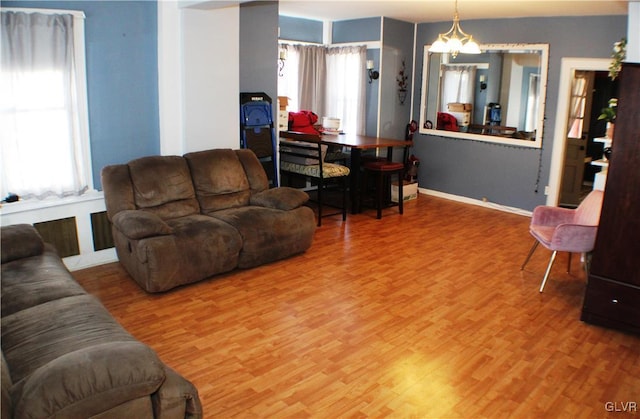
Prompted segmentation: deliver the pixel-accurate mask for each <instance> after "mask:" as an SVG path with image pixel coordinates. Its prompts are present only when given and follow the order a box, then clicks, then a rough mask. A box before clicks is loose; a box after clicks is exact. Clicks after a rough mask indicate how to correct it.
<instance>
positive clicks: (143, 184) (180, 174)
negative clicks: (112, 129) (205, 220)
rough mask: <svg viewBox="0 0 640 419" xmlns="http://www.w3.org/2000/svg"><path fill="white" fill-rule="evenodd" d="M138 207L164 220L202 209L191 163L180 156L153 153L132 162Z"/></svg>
mask: <svg viewBox="0 0 640 419" xmlns="http://www.w3.org/2000/svg"><path fill="white" fill-rule="evenodd" d="M129 172H130V173H131V182H132V183H133V190H134V197H135V202H136V206H137V207H138V208H142V209H146V210H148V211H149V212H152V213H154V214H157V215H158V216H159V217H160V218H162V219H170V218H177V217H183V216H185V215H191V214H197V213H198V212H199V211H200V208H199V207H198V202H197V200H196V197H195V191H194V189H193V183H192V181H191V174H190V173H189V167H188V166H187V162H186V161H185V160H184V159H183V158H182V157H178V156H149V157H142V158H139V159H136V160H132V161H130V162H129Z"/></svg>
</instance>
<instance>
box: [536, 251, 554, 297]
mask: <svg viewBox="0 0 640 419" xmlns="http://www.w3.org/2000/svg"><path fill="white" fill-rule="evenodd" d="M557 254H558V251H557V250H554V251H553V253H552V254H551V259H550V260H549V265H548V266H547V272H545V274H544V278H543V279H542V284H540V292H542V290H543V289H544V285H545V284H546V283H547V278H549V273H550V272H551V267H552V266H553V262H554V261H555V260H556V255H557Z"/></svg>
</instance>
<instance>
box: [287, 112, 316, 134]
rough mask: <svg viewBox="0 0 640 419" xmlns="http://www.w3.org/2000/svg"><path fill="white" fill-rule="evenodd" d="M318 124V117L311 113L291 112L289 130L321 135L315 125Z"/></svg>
mask: <svg viewBox="0 0 640 419" xmlns="http://www.w3.org/2000/svg"><path fill="white" fill-rule="evenodd" d="M316 122H318V115H316V114H315V113H313V112H311V111H300V112H289V129H290V130H291V131H296V132H304V133H307V134H320V133H319V132H318V131H317V130H316V129H315V128H314V127H313V124H315V123H316Z"/></svg>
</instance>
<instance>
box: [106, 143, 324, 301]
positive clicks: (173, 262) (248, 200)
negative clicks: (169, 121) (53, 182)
mask: <svg viewBox="0 0 640 419" xmlns="http://www.w3.org/2000/svg"><path fill="white" fill-rule="evenodd" d="M102 186H103V189H104V198H105V202H106V207H107V216H108V218H109V220H110V221H111V223H112V231H113V238H114V242H115V247H116V252H117V254H118V258H119V260H120V262H121V263H122V265H123V266H124V267H125V269H126V270H127V272H129V274H130V275H131V276H132V277H133V279H134V280H135V281H136V282H137V283H138V284H139V285H140V286H141V287H142V288H143V289H145V290H146V291H148V292H161V291H166V290H169V289H171V288H174V287H177V286H179V285H183V284H188V283H192V282H195V281H199V280H201V279H204V278H208V277H211V276H213V275H216V274H219V273H223V272H228V271H231V270H233V269H235V268H243V269H245V268H252V267H255V266H258V265H261V264H265V263H268V262H272V261H275V260H278V259H283V258H286V257H289V256H291V255H294V254H298V253H302V252H304V251H305V250H307V249H308V248H309V247H310V246H311V242H312V240H313V234H314V232H315V216H314V213H313V211H312V210H311V209H310V208H308V207H306V206H304V204H305V203H306V202H307V200H308V199H309V196H308V195H307V194H306V193H305V192H303V191H300V190H297V189H293V188H288V187H280V188H271V189H269V181H268V179H267V175H266V173H265V171H264V169H263V167H262V165H261V163H260V161H259V160H258V158H257V157H256V155H255V154H254V153H253V151H251V150H248V149H243V150H231V149H217V150H207V151H200V152H195V153H188V154H185V155H184V156H182V157H181V156H148V157H142V158H139V159H136V160H132V161H130V162H129V163H127V164H120V165H112V166H107V167H105V168H103V169H102Z"/></svg>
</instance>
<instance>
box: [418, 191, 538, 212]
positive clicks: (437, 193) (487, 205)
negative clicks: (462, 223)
mask: <svg viewBox="0 0 640 419" xmlns="http://www.w3.org/2000/svg"><path fill="white" fill-rule="evenodd" d="M418 193H421V194H425V195H431V196H436V197H438V198H444V199H448V200H450V201H456V202H461V203H463V204H470V205H476V206H479V207H483V208H490V209H495V210H499V211H503V212H509V213H511V214H517V215H522V216H525V217H531V215H532V212H531V211H527V210H523V209H522V208H515V207H510V206H507V205H502V204H497V203H495V202H490V201H486V202H485V201H481V200H479V199H473V198H469V197H466V196H460V195H453V194H448V193H445V192H440V191H436V190H433V189H426V188H420V187H418Z"/></svg>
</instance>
